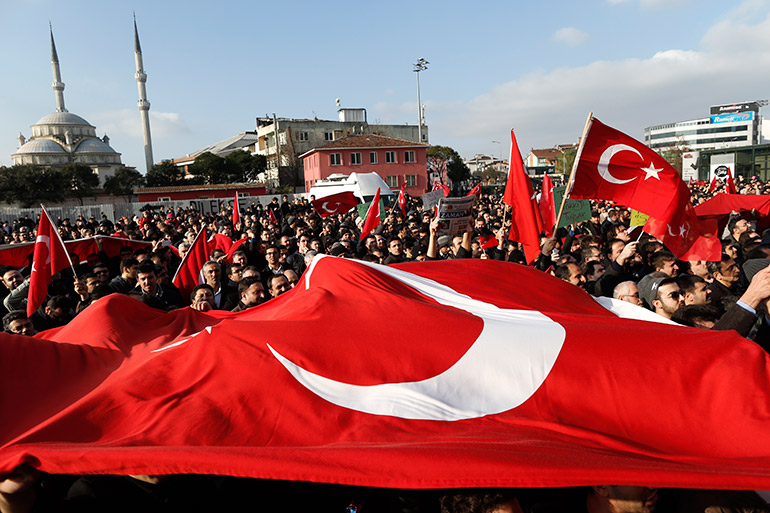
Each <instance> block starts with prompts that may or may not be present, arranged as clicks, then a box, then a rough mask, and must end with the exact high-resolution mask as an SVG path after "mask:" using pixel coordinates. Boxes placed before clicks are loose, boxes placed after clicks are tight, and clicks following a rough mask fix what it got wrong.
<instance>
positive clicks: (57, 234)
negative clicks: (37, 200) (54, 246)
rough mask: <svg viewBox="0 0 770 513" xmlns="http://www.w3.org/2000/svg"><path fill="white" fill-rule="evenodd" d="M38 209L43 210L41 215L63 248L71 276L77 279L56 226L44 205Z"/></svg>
mask: <svg viewBox="0 0 770 513" xmlns="http://www.w3.org/2000/svg"><path fill="white" fill-rule="evenodd" d="M40 208H42V209H43V214H45V216H46V217H47V218H48V222H49V223H50V225H51V228H52V230H53V232H54V233H55V234H56V238H57V239H59V243H60V244H61V247H63V248H64V254H65V255H67V262H69V264H70V269H72V275H73V276H74V277H75V278H77V277H78V273H77V272H76V271H75V266H74V265H72V259H71V258H70V254H69V251H67V246H65V245H64V241H63V240H62V238H61V234H60V233H59V227H58V226H56V224H55V223H54V222H53V219H51V216H50V215H49V214H48V211H47V210H46V209H45V205H43V204H42V203H41V204H40Z"/></svg>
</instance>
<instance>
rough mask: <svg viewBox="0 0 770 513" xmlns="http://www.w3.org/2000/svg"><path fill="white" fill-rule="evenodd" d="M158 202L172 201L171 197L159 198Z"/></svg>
mask: <svg viewBox="0 0 770 513" xmlns="http://www.w3.org/2000/svg"><path fill="white" fill-rule="evenodd" d="M157 201H171V196H158V199H157Z"/></svg>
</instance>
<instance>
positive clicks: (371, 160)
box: [369, 151, 377, 164]
mask: <svg viewBox="0 0 770 513" xmlns="http://www.w3.org/2000/svg"><path fill="white" fill-rule="evenodd" d="M369 163H370V164H376V163H377V152H376V151H370V152H369Z"/></svg>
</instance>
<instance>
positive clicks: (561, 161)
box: [556, 148, 577, 176]
mask: <svg viewBox="0 0 770 513" xmlns="http://www.w3.org/2000/svg"><path fill="white" fill-rule="evenodd" d="M575 157H577V149H574V148H573V149H569V150H564V151H563V152H562V153H561V155H559V156H558V157H557V158H556V172H557V173H559V174H562V175H564V176H569V175H570V173H572V165H573V164H574V163H575Z"/></svg>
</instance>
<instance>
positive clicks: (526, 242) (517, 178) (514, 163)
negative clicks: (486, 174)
mask: <svg viewBox="0 0 770 513" xmlns="http://www.w3.org/2000/svg"><path fill="white" fill-rule="evenodd" d="M503 202H504V203H505V204H506V205H510V206H511V210H512V213H511V232H510V234H509V235H508V238H509V239H510V240H513V241H516V242H519V243H521V244H522V245H523V246H524V256H525V257H526V259H527V262H532V261H533V260H535V258H537V255H538V253H540V231H541V230H542V218H541V217H540V211H539V209H538V206H537V201H536V200H535V190H534V189H533V188H532V182H531V181H530V179H529V176H528V175H527V171H526V170H525V169H524V162H523V161H522V159H521V153H519V145H518V143H517V142H516V135H515V134H514V133H513V130H511V159H510V170H509V171H508V182H506V184H505V192H504V193H503Z"/></svg>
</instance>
